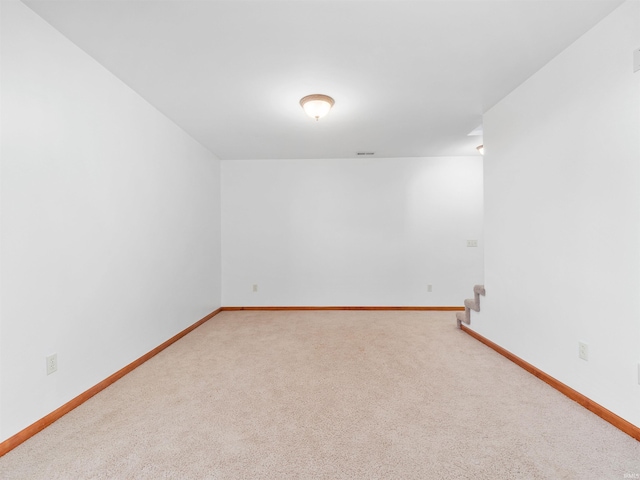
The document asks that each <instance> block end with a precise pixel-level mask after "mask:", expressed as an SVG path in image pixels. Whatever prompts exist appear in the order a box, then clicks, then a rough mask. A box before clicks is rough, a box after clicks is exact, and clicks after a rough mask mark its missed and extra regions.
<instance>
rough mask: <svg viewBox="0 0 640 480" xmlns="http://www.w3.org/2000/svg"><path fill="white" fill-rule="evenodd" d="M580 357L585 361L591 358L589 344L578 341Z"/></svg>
mask: <svg viewBox="0 0 640 480" xmlns="http://www.w3.org/2000/svg"><path fill="white" fill-rule="evenodd" d="M578 357H580V358H581V359H582V360H585V361H588V360H589V345H587V344H586V343H582V342H578Z"/></svg>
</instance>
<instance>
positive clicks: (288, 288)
mask: <svg viewBox="0 0 640 480" xmlns="http://www.w3.org/2000/svg"><path fill="white" fill-rule="evenodd" d="M467 240H478V247H477V248H473V247H472V248H468V247H467ZM222 252H223V253H222V258H223V262H222V279H223V280H222V301H223V304H224V305H225V306H235V305H242V306H252V305H264V306H278V305H280V306H282V305H292V306H300V305H315V306H329V305H336V306H340V305H351V306H355V305H363V306H381V305H390V306H397V305H407V306H409V305H427V306H428V305H431V306H434V305H435V306H446V305H462V302H463V300H464V298H466V297H468V296H470V294H471V292H472V287H473V284H474V283H481V282H482V272H483V263H482V262H483V255H482V158H481V157H479V156H476V157H460V158H453V157H451V158H394V159H383V158H382V159H376V158H367V159H353V158H351V159H337V160H336V159H324V160H270V161H265V160H259V161H223V162H222ZM429 284H431V285H432V286H433V287H432V292H428V291H427V286H428V285H429ZM253 285H257V286H258V291H257V292H253Z"/></svg>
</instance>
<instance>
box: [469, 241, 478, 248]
mask: <svg viewBox="0 0 640 480" xmlns="http://www.w3.org/2000/svg"><path fill="white" fill-rule="evenodd" d="M477 246H478V240H467V247H477Z"/></svg>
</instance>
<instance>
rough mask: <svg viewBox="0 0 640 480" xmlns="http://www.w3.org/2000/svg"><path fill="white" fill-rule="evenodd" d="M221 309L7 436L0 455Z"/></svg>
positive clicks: (80, 403) (1, 445) (0, 449)
mask: <svg viewBox="0 0 640 480" xmlns="http://www.w3.org/2000/svg"><path fill="white" fill-rule="evenodd" d="M221 311H222V309H221V308H218V309H217V310H214V311H213V312H211V313H210V314H209V315H207V316H206V317H203V318H201V319H200V320H198V321H197V322H196V323H194V324H193V325H191V326H189V327H187V328H186V329H184V330H182V331H181V332H180V333H178V334H176V335H174V336H173V337H171V338H170V339H169V340H167V341H166V342H164V343H162V344H161V345H158V346H157V347H156V348H154V349H153V350H151V351H150V352H148V353H145V354H144V355H143V356H141V357H140V358H138V359H137V360H134V361H133V362H131V363H130V364H129V365H127V366H126V367H124V368H121V369H120V370H118V371H117V372H116V373H114V374H113V375H110V376H109V377H107V378H105V379H104V380H102V381H101V382H100V383H98V384H97V385H94V386H93V387H91V388H90V389H89V390H87V391H86V392H83V393H81V394H80V395H78V396H77V397H75V398H73V399H72V400H70V401H68V402H67V403H65V404H64V405H62V406H61V407H60V408H57V409H56V410H54V411H53V412H51V413H50V414H48V415H46V416H45V417H43V418H41V419H40V420H38V421H37V422H35V423H33V424H31V425H29V426H28V427H27V428H25V429H24V430H21V431H20V432H18V433H16V434H15V435H14V436H12V437H9V438H8V439H7V440H5V441H4V442H2V443H0V457H1V456H3V455H4V454H5V453H7V452H9V451H11V450H13V449H14V448H16V447H17V446H18V445H20V444H21V443H22V442H24V441H26V440H28V439H29V438H31V437H33V436H34V435H35V434H36V433H38V432H40V431H42V430H44V429H45V428H46V427H48V426H49V425H51V424H52V423H53V422H55V421H56V420H58V419H59V418H60V417H62V416H64V415H66V414H67V413H69V412H70V411H71V410H73V409H74V408H76V407H78V406H80V405H82V404H83V403H84V402H86V401H87V400H89V399H90V398H91V397H93V396H94V395H95V394H97V393H98V392H100V391H102V390H104V389H105V388H107V387H108V386H109V385H111V384H112V383H114V382H116V381H117V380H119V379H121V378H122V377H124V376H125V375H126V374H127V373H129V372H131V371H132V370H134V369H136V368H137V367H139V366H140V365H142V364H143V363H144V362H146V361H147V360H149V359H150V358H151V357H153V356H155V355H157V354H158V353H160V352H161V351H162V350H164V349H165V348H167V347H168V346H169V345H171V344H172V343H175V342H176V341H178V340H180V339H181V338H182V337H184V336H185V335H186V334H187V333H189V332H191V331H192V330H194V329H195V328H197V327H199V326H200V325H202V324H203V323H204V322H206V321H207V320H209V319H210V318H212V317H214V316H216V315H217V314H218V313H220V312H221Z"/></svg>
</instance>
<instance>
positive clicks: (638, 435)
mask: <svg viewBox="0 0 640 480" xmlns="http://www.w3.org/2000/svg"><path fill="white" fill-rule="evenodd" d="M460 329H461V330H462V331H463V332H465V333H467V334H469V335H471V336H472V337H473V338H475V339H476V340H479V341H480V342H482V343H484V344H485V345H487V346H488V347H490V348H492V349H493V350H495V351H496V352H498V353H499V354H500V355H502V356H504V357H506V358H508V359H509V360H511V361H512V362H513V363H515V364H516V365H518V366H519V367H522V368H524V369H525V370H526V371H527V372H529V373H531V374H532V375H535V376H536V377H538V378H539V379H540V380H542V381H543V382H545V383H547V384H549V385H551V386H552V387H553V388H555V389H556V390H558V391H559V392H560V393H562V394H564V395H566V396H567V397H569V398H570V399H571V400H573V401H575V402H577V403H579V404H580V405H582V406H583V407H584V408H586V409H587V410H590V411H591V412H593V413H595V414H596V415H598V416H599V417H600V418H602V419H603V420H605V421H607V422H609V423H610V424H611V425H613V426H614V427H616V428H618V429H619V430H622V431H623V432H624V433H626V434H627V435H630V436H632V437H633V438H635V439H636V440H638V441H640V428H639V427H636V426H635V425H634V424H633V423H631V422H628V421H627V420H625V419H624V418H622V417H619V416H618V415H616V414H615V413H613V412H612V411H611V410H607V409H606V408H604V407H603V406H602V405H600V404H598V403H596V402H594V401H593V400H591V399H589V398H588V397H585V396H584V395H583V394H581V393H580V392H578V391H576V390H574V389H573V388H571V387H569V386H568V385H565V384H564V383H562V382H561V381H559V380H557V379H555V378H553V377H552V376H551V375H548V374H546V373H545V372H543V371H542V370H540V369H538V368H536V367H534V366H533V365H531V364H530V363H528V362H526V361H524V360H523V359H521V358H520V357H518V356H516V355H514V354H513V353H511V352H509V351H508V350H505V349H504V348H502V347H501V346H500V345H498V344H496V343H493V342H492V341H491V340H489V339H488V338H485V337H483V336H482V335H480V334H479V333H476V332H475V331H473V330H471V329H470V328H469V327H467V326H465V325H460Z"/></svg>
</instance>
